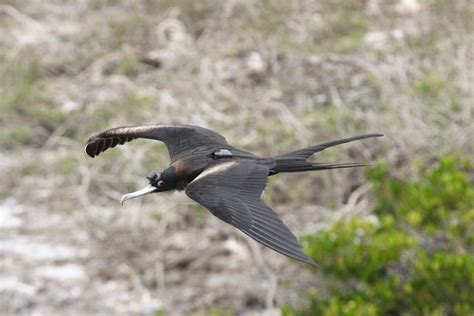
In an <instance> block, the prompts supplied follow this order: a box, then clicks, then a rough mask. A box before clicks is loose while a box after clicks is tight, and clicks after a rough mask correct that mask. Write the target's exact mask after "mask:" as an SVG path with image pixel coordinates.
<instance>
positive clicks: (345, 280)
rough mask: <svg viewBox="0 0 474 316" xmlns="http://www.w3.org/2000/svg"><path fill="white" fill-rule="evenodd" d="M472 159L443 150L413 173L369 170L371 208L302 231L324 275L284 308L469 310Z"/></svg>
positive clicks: (324, 311)
mask: <svg viewBox="0 0 474 316" xmlns="http://www.w3.org/2000/svg"><path fill="white" fill-rule="evenodd" d="M473 172H474V165H473V164H472V163H469V162H468V161H464V160H461V159H457V158H454V157H453V156H444V157H443V158H442V159H441V160H440V161H439V164H438V166H436V167H435V168H430V169H428V170H426V171H424V172H423V173H422V176H421V177H420V179H418V180H415V181H402V180H399V179H396V178H394V177H393V176H390V172H389V166H388V165H387V164H385V163H380V164H379V165H378V166H377V167H376V168H374V169H372V170H370V171H369V172H368V177H369V179H370V181H371V183H372V186H373V190H374V192H375V195H376V199H377V207H376V209H375V212H374V215H372V216H370V217H365V218H360V217H356V216H351V217H349V218H346V219H343V220H341V221H338V222H336V223H335V224H334V225H333V226H332V227H330V228H329V229H327V230H324V231H321V232H318V233H316V234H313V235H308V236H305V237H304V241H305V243H306V251H307V253H308V254H309V255H310V256H311V257H312V258H313V259H314V260H315V261H316V262H317V263H319V264H320V265H321V268H320V269H316V270H315V271H314V272H315V273H316V274H318V275H319V276H320V277H321V278H322V279H323V280H324V282H323V285H321V287H320V288H319V289H313V290H312V291H310V293H309V298H310V301H311V303H310V307H309V308H308V309H304V310H297V309H295V308H293V307H291V306H284V307H283V309H282V310H283V312H284V315H287V316H290V315H328V316H329V315H460V316H461V315H472V313H473V312H474V296H473V295H472V293H474V253H473V251H474V242H473V241H474V204H473V201H474V181H473V178H472V177H473Z"/></svg>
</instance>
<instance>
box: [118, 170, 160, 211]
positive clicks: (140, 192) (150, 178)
mask: <svg viewBox="0 0 474 316" xmlns="http://www.w3.org/2000/svg"><path fill="white" fill-rule="evenodd" d="M159 178H160V174H159V173H156V172H154V171H152V172H150V174H149V175H148V176H147V179H148V181H150V183H149V184H148V185H147V186H146V187H144V188H143V189H141V190H138V191H135V192H132V193H127V194H124V195H122V197H121V198H120V204H122V205H123V203H125V201H127V200H131V199H134V198H137V197H139V196H143V195H146V194H150V193H153V192H156V191H157V190H158V188H157V187H156V186H154V185H153V184H155V183H156V182H157V181H158V180H159Z"/></svg>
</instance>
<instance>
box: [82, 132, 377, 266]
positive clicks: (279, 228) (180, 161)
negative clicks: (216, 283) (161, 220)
mask: <svg viewBox="0 0 474 316" xmlns="http://www.w3.org/2000/svg"><path fill="white" fill-rule="evenodd" d="M379 136H382V135H381V134H366V135H360V136H355V137H351V138H345V139H339V140H335V141H330V142H326V143H322V144H319V145H315V146H311V147H306V148H303V149H300V150H296V151H292V152H290V153H287V154H284V155H279V156H275V157H260V156H257V155H254V154H252V153H250V152H247V151H244V150H241V149H238V148H236V147H234V146H232V145H230V144H229V143H228V142H227V141H226V139H225V138H224V137H223V136H222V135H220V134H218V133H216V132H215V131H213V130H210V129H207V128H203V127H198V126H192V125H157V124H154V125H135V126H123V127H116V128H111V129H108V130H106V131H103V132H101V133H98V134H95V135H94V136H92V137H91V138H89V140H88V141H87V145H86V148H85V150H86V153H87V154H88V155H89V156H91V157H95V156H97V155H99V154H100V153H101V152H104V151H105V150H107V149H109V148H113V147H115V146H116V145H118V144H121V145H122V144H124V143H126V142H128V141H131V140H134V139H137V138H146V139H153V140H159V141H162V142H164V143H165V145H166V147H167V149H168V152H169V156H170V160H171V164H170V166H169V167H168V168H167V169H165V170H164V171H163V172H161V173H156V172H154V171H152V172H150V174H149V175H148V176H147V179H148V182H149V183H148V185H147V186H146V187H145V188H143V189H141V190H139V191H136V192H133V193H128V194H125V195H124V196H122V198H121V201H120V202H121V203H122V204H123V203H124V202H125V201H126V200H129V199H133V198H136V197H139V196H143V195H145V194H149V193H155V192H164V191H172V190H178V191H182V190H185V193H186V195H188V197H190V198H191V199H193V200H194V201H196V202H198V203H199V204H201V205H203V206H204V207H206V208H207V209H208V210H209V211H211V213H212V214H213V215H215V216H217V217H218V218H219V219H221V220H223V221H224V222H227V223H229V224H231V225H232V226H235V227H236V228H238V229H239V230H241V231H242V232H243V233H245V234H247V235H248V236H250V237H251V238H253V239H254V240H256V241H257V242H259V243H261V244H263V245H265V246H267V247H269V248H271V249H273V250H275V251H277V252H280V253H282V254H284V255H286V256H288V257H291V258H293V259H296V260H299V261H302V262H305V263H308V264H311V265H315V263H314V261H313V260H312V259H311V258H309V257H308V256H307V255H306V254H305V253H304V251H303V249H302V247H301V245H300V244H299V242H298V240H297V238H296V237H295V235H293V233H292V232H291V231H290V230H289V229H288V227H287V226H286V225H285V224H284V223H283V222H282V221H281V219H280V217H279V216H278V215H277V214H276V213H275V212H274V211H273V210H272V209H271V208H270V207H268V206H267V205H266V204H265V203H264V202H263V201H262V200H261V195H262V192H263V190H264V189H265V187H266V184H267V177H269V176H272V175H275V174H277V173H283V172H302V171H311V170H325V169H336V168H351V167H363V166H368V164H365V163H317V162H309V161H308V160H307V159H308V158H309V157H310V156H311V155H313V154H314V153H317V152H320V151H322V150H324V149H326V148H328V147H332V146H336V145H339V144H344V143H348V142H352V141H356V140H361V139H366V138H371V137H379Z"/></svg>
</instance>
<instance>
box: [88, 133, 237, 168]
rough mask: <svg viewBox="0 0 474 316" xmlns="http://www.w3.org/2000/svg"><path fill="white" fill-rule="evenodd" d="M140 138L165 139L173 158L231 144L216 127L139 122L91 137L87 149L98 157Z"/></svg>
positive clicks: (92, 155) (90, 153) (163, 140)
mask: <svg viewBox="0 0 474 316" xmlns="http://www.w3.org/2000/svg"><path fill="white" fill-rule="evenodd" d="M137 138H148V139H155V140H159V141H162V142H164V143H165V145H166V147H167V148H168V152H169V154H170V158H171V160H172V161H174V160H177V158H179V156H180V155H182V154H183V153H185V152H188V151H190V150H192V149H194V148H197V147H199V146H206V145H216V144H218V145H227V146H228V143H227V141H226V140H225V138H224V137H223V136H222V135H220V134H218V133H216V132H214V131H213V130H210V129H207V128H203V127H198V126H191V125H156V124H155V125H135V126H122V127H116V128H111V129H108V130H106V131H103V132H100V133H98V134H95V135H94V136H92V137H91V138H89V139H88V140H87V144H86V153H87V154H88V155H89V156H91V157H95V156H97V155H99V154H100V153H101V152H103V151H106V150H107V149H108V148H113V147H115V146H117V145H118V144H120V145H122V144H124V143H126V142H128V141H131V140H134V139H137Z"/></svg>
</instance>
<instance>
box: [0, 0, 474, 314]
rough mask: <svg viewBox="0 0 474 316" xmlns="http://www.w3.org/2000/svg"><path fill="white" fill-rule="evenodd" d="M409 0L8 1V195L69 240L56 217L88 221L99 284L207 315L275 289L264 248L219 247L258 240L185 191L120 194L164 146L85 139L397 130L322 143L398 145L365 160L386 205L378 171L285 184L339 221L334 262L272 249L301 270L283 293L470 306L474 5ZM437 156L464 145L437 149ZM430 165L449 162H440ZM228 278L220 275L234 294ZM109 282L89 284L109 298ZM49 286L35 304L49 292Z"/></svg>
mask: <svg viewBox="0 0 474 316" xmlns="http://www.w3.org/2000/svg"><path fill="white" fill-rule="evenodd" d="M408 2H410V1H399V0H393V1H386V2H385V1H359V0H354V1H346V0H334V1H325V0H323V1H318V0H299V1H285V0H263V1H245V0H236V1H220V2H217V1H211V0H203V1H190V0H179V1H170V0H156V1H154V0H137V1H127V0H113V1H112V0H85V1H79V2H78V1H72V0H65V1H44V2H43V1H41V2H38V1H15V0H7V1H3V2H2V5H0V28H1V29H2V30H4V32H1V35H0V72H1V74H2V76H0V95H1V97H0V156H1V159H0V168H1V170H0V171H1V173H2V181H1V182H0V202H1V203H3V200H4V199H5V200H6V199H8V198H12V200H14V201H16V203H19V204H20V205H21V207H22V208H23V207H24V208H25V210H34V212H31V213H32V214H33V215H32V216H37V217H38V218H41V219H46V220H48V219H50V218H51V221H52V222H51V223H52V224H51V223H50V226H48V227H47V230H48V232H49V231H52V233H51V236H52V238H53V239H54V240H59V239H61V240H62V239H67V237H68V236H69V235H73V233H77V232H75V231H71V232H67V234H65V233H64V232H57V231H56V230H57V229H61V227H60V226H62V224H61V225H58V224H57V223H58V222H57V221H54V218H56V217H55V216H64V219H63V220H62V221H61V223H63V222H64V221H66V219H67V220H71V218H72V219H73V220H74V221H75V222H76V225H74V226H75V227H77V231H81V230H82V231H84V232H86V234H87V235H88V236H92V237H91V239H89V240H88V241H87V242H82V241H81V245H83V246H84V247H87V250H88V253H90V257H88V259H86V260H85V261H88V262H89V266H88V274H89V275H90V276H91V281H93V282H96V281H103V280H112V279H113V281H114V282H115V281H117V282H124V283H125V284H126V285H127V288H128V289H129V292H127V293H128V297H129V299H130V301H137V296H136V294H137V293H145V294H146V295H149V297H153V298H158V299H160V300H163V301H162V302H160V303H163V307H162V308H161V309H160V310H159V312H157V315H164V314H166V315H168V314H170V311H173V309H174V308H175V307H176V306H184V307H183V313H186V312H189V313H188V314H190V315H193V314H192V313H195V314H196V315H209V314H213V315H221V314H222V315H227V314H231V313H244V312H247V311H248V310H253V309H254V308H255V309H256V310H261V309H263V308H267V305H265V302H264V299H263V297H264V296H265V292H266V291H267V290H268V288H267V287H266V286H267V285H266V283H265V282H262V279H263V278H265V276H262V272H261V271H260V270H259V269H260V268H258V267H257V266H256V265H255V264H254V261H253V259H252V256H251V255H248V257H245V256H242V257H239V256H238V255H237V253H240V252H239V251H240V250H239V251H237V252H235V253H232V252H231V251H229V252H228V253H227V252H226V254H225V256H221V257H219V256H218V255H214V254H207V251H210V250H212V249H215V245H216V244H218V243H220V242H222V241H223V240H239V244H244V243H243V242H242V243H240V241H241V239H239V238H240V237H238V235H237V234H238V233H237V232H236V231H235V230H232V229H231V228H229V227H227V226H225V225H222V223H220V222H218V221H217V220H213V219H210V215H209V213H208V212H207V211H206V210H205V209H203V208H202V207H199V206H197V205H196V204H189V203H190V202H189V201H188V200H187V199H186V197H185V195H174V196H173V197H166V196H164V195H161V196H159V197H157V196H147V197H146V198H144V199H142V200H141V201H138V200H136V201H134V203H131V204H130V205H129V206H128V207H127V208H119V207H118V202H117V201H118V199H119V198H120V196H121V194H123V193H124V192H130V191H134V190H136V189H137V188H138V187H141V186H142V185H143V184H144V181H146V180H145V178H144V176H145V175H146V174H147V173H148V172H149V171H150V170H157V171H159V170H161V169H162V168H164V167H165V166H167V165H168V163H169V160H168V156H167V151H166V148H165V147H164V146H163V145H162V144H159V143H157V142H149V141H138V140H137V141H136V142H131V143H129V144H127V146H120V147H119V148H116V149H114V150H110V151H107V152H106V153H104V154H103V155H102V156H101V157H100V158H98V159H94V160H91V159H89V158H87V157H86V156H85V154H84V153H83V146H84V142H85V140H86V139H87V138H88V137H89V136H90V135H91V134H92V133H94V132H97V131H100V130H102V129H105V128H108V127H112V126H119V125H129V124H141V123H187V124H196V125H201V126H207V127H210V128H213V129H215V130H216V131H219V132H221V133H222V134H223V135H224V136H226V137H227V139H228V140H229V141H230V142H231V143H232V144H234V145H236V146H238V147H242V148H244V149H246V150H249V151H252V152H255V153H259V154H261V155H275V154H280V153H283V152H287V151H289V150H292V149H298V148H302V147H304V146H309V145H312V144H316V143H318V142H322V141H325V140H331V139H336V138H341V137H348V136H352V135H356V134H361V133H367V132H381V133H384V134H385V137H384V138H382V139H378V140H374V141H363V142H358V143H354V144H349V145H345V146H341V147H337V148H332V149H331V150H327V151H324V152H323V153H320V154H318V155H317V156H316V157H313V159H315V160H317V161H334V162H345V161H374V160H375V159H376V157H384V159H385V162H381V163H380V164H379V165H378V166H377V167H376V168H374V169H372V170H371V171H370V172H369V173H368V177H369V179H370V181H371V183H372V188H373V190H372V191H373V196H375V198H376V202H375V201H374V199H372V197H371V192H370V190H368V188H367V190H365V191H364V189H365V188H366V186H365V183H366V178H365V177H364V174H363V169H345V170H333V171H325V172H321V173H316V172H315V173H306V174H304V176H302V175H296V174H287V175H277V176H275V177H272V179H271V180H270V181H269V185H268V188H267V190H266V192H265V199H266V201H267V202H268V203H269V204H270V205H271V206H272V207H274V208H275V209H276V211H277V212H278V213H279V214H280V215H281V216H282V218H283V220H284V221H285V222H286V223H287V224H288V225H289V226H290V227H291V229H292V230H293V231H294V232H295V233H298V232H301V231H306V232H314V229H315V227H316V228H317V229H321V228H320V227H327V225H329V226H330V227H329V228H328V229H326V230H323V231H318V232H317V233H314V234H312V235H310V236H307V237H306V238H305V242H306V245H307V250H308V252H309V253H310V254H311V256H312V257H313V258H314V259H315V261H316V262H319V263H320V264H321V269H319V270H315V271H314V274H313V276H314V278H305V276H306V275H305V274H304V273H312V272H308V271H302V270H304V267H302V266H298V265H289V264H288V261H286V258H284V257H283V256H279V255H278V254H275V253H273V252H272V251H271V250H268V251H267V250H264V251H262V254H263V257H264V258H265V260H268V262H270V263H271V268H272V269H275V271H278V272H279V273H280V274H278V277H279V278H280V280H285V281H282V283H283V282H287V285H286V286H280V287H279V288H278V291H276V292H275V293H276V294H275V295H276V297H275V301H276V302H277V303H278V304H285V303H287V304H288V305H285V307H284V308H283V310H284V312H285V313H286V314H287V315H314V314H316V315H375V314H389V315H395V314H407V315H451V314H457V315H465V314H469V312H471V309H472V299H471V298H470V297H469V296H468V294H469V292H473V286H472V283H473V282H472V275H473V271H472V269H473V268H472V266H473V259H472V252H473V247H474V236H473V234H474V226H473V222H474V211H473V207H472V201H473V200H474V196H473V184H472V182H473V171H472V169H473V167H472V157H474V142H472V140H471V138H472V136H471V135H474V125H473V124H472V122H473V121H474V111H473V102H472V100H473V89H472V82H474V77H473V75H474V72H473V71H472V65H473V60H472V47H473V37H472V33H473V26H474V25H473V19H472V16H473V15H474V6H472V5H471V3H470V1H469V0H459V1H435V0H426V1H424V0H420V1H412V2H417V3H418V4H420V6H419V7H418V8H416V9H415V10H412V11H411V12H402V11H403V10H402V11H400V10H399V7H400V5H401V4H403V3H405V4H406V3H408ZM370 3H378V8H375V9H374V8H371V7H370ZM9 6H10V7H11V8H9ZM25 21H26V22H25ZM27 21H30V22H27ZM440 152H446V153H450V155H448V156H445V157H444V158H443V159H440V158H439V157H440V156H439V153H440ZM455 157H463V158H469V159H471V160H470V161H465V160H463V158H455ZM433 162H439V164H438V166H437V167H435V168H432V167H430V168H427V167H426V166H432V165H433ZM359 188H361V189H362V190H359ZM358 194H360V195H359V196H358V197H357V195H358ZM353 196H354V197H357V198H356V199H355V200H357V201H356V203H355V204H353V205H351V203H349V200H351V197H353ZM157 201H158V202H159V203H157ZM140 203H141V204H140ZM157 205H158V206H157ZM361 205H362V206H361ZM346 206H351V207H352V206H353V208H351V207H346ZM130 210H131V211H130ZM129 211H130V213H127V212H129ZM28 212H29V211H28ZM28 214H29V213H28ZM51 214H53V215H55V216H50V215H51ZM132 214H133V216H132ZM354 214H357V215H354ZM369 214H371V215H369ZM0 215H1V214H0ZM29 215H30V214H29ZM341 216H342V217H343V218H344V219H343V220H339V219H340V218H341ZM150 218H153V219H154V220H149V219H150ZM335 220H339V221H338V222H336V223H335V224H332V223H334V221H335ZM36 221H37V219H35V218H34V217H33V218H32V219H31V222H36ZM25 231H27V230H25ZM34 234H39V233H38V232H37V231H36V230H34ZM53 235H54V236H53ZM196 236H199V237H200V238H196ZM43 237H44V236H43ZM178 237H179V238H178ZM28 238H31V240H38V239H42V238H39V236H37V235H31V236H29V237H28ZM176 239H177V240H178V242H175V240H176ZM81 240H82V239H81ZM180 240H184V241H185V242H184V243H181V244H180V242H179V241H180ZM180 247H181V248H180ZM196 249H197V250H198V251H199V252H200V253H202V254H201V255H200V256H196V257H195V258H203V257H204V254H207V256H208V257H204V258H203V259H202V262H205V263H202V264H198V265H197V267H196V268H193V269H194V270H191V271H192V274H189V273H186V271H189V267H190V266H191V265H188V266H187V265H183V266H179V267H177V266H176V265H175V264H173V260H181V259H180V258H181V256H183V255H185V254H187V253H190V252H192V251H196ZM155 251H158V253H156V252H155ZM130 254H133V256H132V259H131V258H130V257H131V256H130ZM245 258H246V259H245ZM219 259H221V260H219ZM5 260H9V258H8V257H6V259H5ZM279 260H280V261H279ZM221 261H222V262H224V263H221ZM12 262H13V263H14V264H13V265H14V266H21V265H18V264H16V262H14V261H12ZM124 262H127V264H128V265H129V267H130V269H132V270H133V271H134V280H135V279H136V278H135V274H136V276H137V279H140V280H141V281H142V283H143V286H140V287H139V290H137V289H138V287H137V289H134V288H133V287H131V286H129V284H130V278H128V277H126V278H124V274H123V271H122V272H121V270H120V269H111V268H110V267H115V266H119V265H121V264H123V263H124ZM228 262H231V263H232V264H231V265H228V264H227V263H228ZM33 265H34V263H28V264H25V266H24V267H23V269H24V271H21V273H20V275H22V276H24V275H25V276H28V278H31V279H32V280H35V277H34V276H30V275H28V273H29V272H28V273H27V272H25V271H35V269H31V268H32V267H33ZM234 267H236V268H235V271H234V270H232V269H233V268H234ZM242 267H245V273H242ZM6 270H8V271H10V270H11V269H9V268H8V267H7V268H6ZM303 272H304V273H303ZM232 273H236V274H235V275H238V278H239V279H238V280H237V281H236V282H235V278H234V277H229V275H230V274H232ZM162 275H165V276H166V278H165V277H164V276H163V277H161V276H162ZM155 276H160V277H159V278H156V277H155ZM170 280H172V281H170ZM210 280H211V281H212V282H211V281H210ZM215 280H222V283H219V285H218V286H219V291H216V288H215V287H214V286H215V284H217V283H215V282H216V281H215ZM224 280H225V281H224ZM290 280H291V281H290ZM93 282H91V283H93ZM170 282H171V283H170ZM232 282H235V283H232ZM292 282H294V283H292ZM243 284H245V285H248V287H247V288H243V287H242V285H243ZM280 285H283V284H280ZM295 285H296V286H295ZM316 285H317V286H316ZM307 287H315V288H317V290H311V291H310V293H309V296H308V297H306V295H304V296H301V295H298V294H299V293H297V290H295V288H307ZM97 288H98V289H100V291H98V292H94V291H89V290H88V291H87V292H89V293H93V294H91V295H94V296H95V295H96V296H97V297H98V298H99V297H102V298H104V296H105V294H97V293H102V291H101V290H102V288H103V287H102V286H98V287H97ZM162 289H166V293H163V292H161V291H162ZM303 291H304V293H305V294H306V291H305V290H303ZM43 292H44V293H54V294H51V297H54V298H55V299H57V301H56V304H57V306H65V305H64V299H63V298H62V297H60V296H57V293H63V292H64V291H62V290H57V289H55V290H51V291H43ZM43 292H42V293H43ZM185 293H193V295H191V294H189V295H184V294H185ZM164 294H166V295H164ZM107 295H108V294H107ZM203 297H205V298H206V301H203ZM223 297H225V298H226V299H227V300H223ZM248 297H251V298H252V300H248ZM38 298H39V300H37V301H33V302H32V304H30V305H29V306H32V308H36V307H39V306H41V305H42V303H41V302H47V303H48V305H50V303H51V302H50V301H48V300H47V299H43V297H42V296H41V295H38ZM29 299H30V298H28V300H29ZM9 301H11V302H16V300H9ZM85 301H87V304H95V306H94V307H97V308H99V307H104V306H106V304H104V303H103V302H104V301H103V300H101V299H97V300H94V301H92V300H89V299H87V297H85V298H82V299H77V298H74V302H76V303H77V305H76V306H86V305H87V304H86V303H84V302H85ZM107 301H109V300H107ZM111 301H113V299H111ZM249 301H250V302H254V303H249ZM0 303H1V302H0ZM290 303H291V304H292V305H290ZM252 304H253V305H252ZM305 304H309V305H308V306H307V307H306V308H303V307H304V306H305ZM125 305H127V307H128V306H129V305H131V304H128V303H127V304H125V303H124V306H125ZM158 305H159V304H158ZM301 306H303V307H301ZM104 308H105V307H104ZM31 313H34V311H31ZM126 313H127V312H122V313H121V312H117V311H115V312H114V311H109V312H105V311H104V312H103V314H126ZM129 313H134V312H129ZM66 314H67V313H66Z"/></svg>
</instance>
